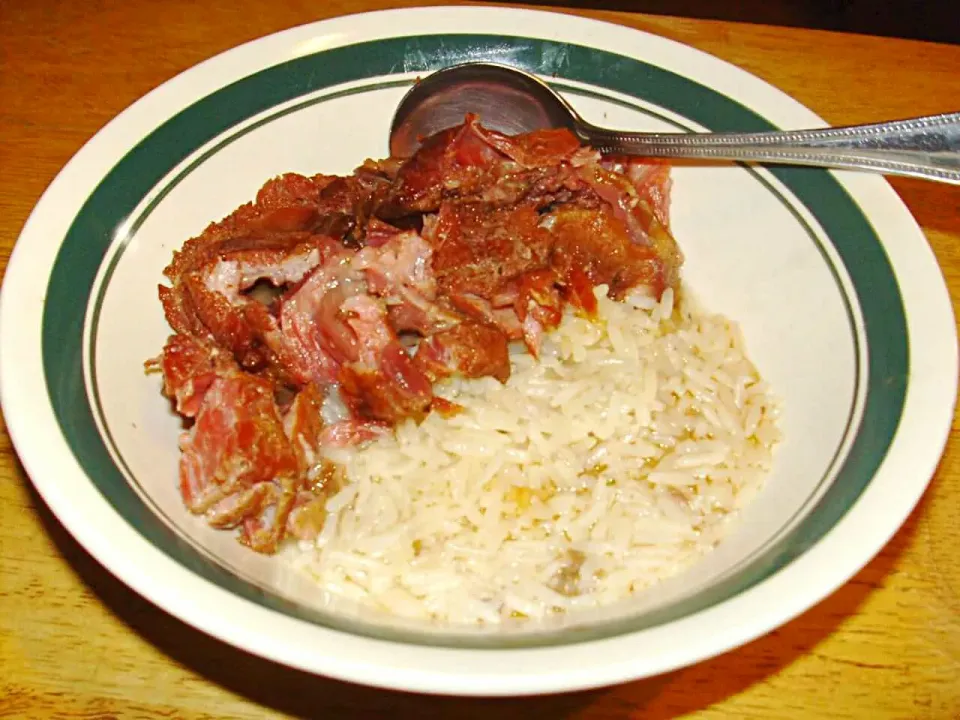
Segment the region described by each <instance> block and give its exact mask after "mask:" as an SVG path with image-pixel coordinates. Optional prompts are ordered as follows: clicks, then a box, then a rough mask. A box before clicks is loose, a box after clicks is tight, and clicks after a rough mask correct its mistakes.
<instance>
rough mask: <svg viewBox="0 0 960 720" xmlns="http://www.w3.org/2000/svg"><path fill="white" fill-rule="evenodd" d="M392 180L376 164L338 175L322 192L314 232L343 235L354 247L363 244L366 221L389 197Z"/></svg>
mask: <svg viewBox="0 0 960 720" xmlns="http://www.w3.org/2000/svg"><path fill="white" fill-rule="evenodd" d="M390 187H391V179H390V178H388V177H387V176H385V175H384V174H383V173H382V169H381V168H378V167H376V166H374V165H369V166H366V165H365V166H361V167H360V168H357V170H356V172H354V174H353V175H347V176H345V177H339V178H336V179H335V180H334V181H333V182H331V183H329V184H328V185H327V186H326V187H324V188H323V189H322V190H321V191H320V197H319V203H318V207H317V215H318V221H317V223H316V224H315V226H314V232H319V233H324V234H327V235H332V236H334V237H339V238H343V240H344V242H345V243H346V244H347V245H349V246H351V247H360V246H361V245H363V244H364V233H365V231H366V227H367V220H368V219H369V218H370V217H371V216H372V215H373V212H374V211H375V210H376V208H377V207H379V206H380V205H381V204H382V203H383V201H384V200H385V199H386V197H387V195H388V193H389V192H390Z"/></svg>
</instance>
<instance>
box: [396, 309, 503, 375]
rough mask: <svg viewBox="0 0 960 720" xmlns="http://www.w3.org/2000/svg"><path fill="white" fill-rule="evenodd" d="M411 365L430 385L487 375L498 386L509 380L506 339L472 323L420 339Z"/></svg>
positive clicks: (498, 332)
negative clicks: (456, 377) (445, 379)
mask: <svg viewBox="0 0 960 720" xmlns="http://www.w3.org/2000/svg"><path fill="white" fill-rule="evenodd" d="M414 362H415V364H416V365H417V367H419V368H420V369H422V370H423V372H424V374H426V376H427V377H429V378H430V379H431V380H432V381H434V382H436V381H437V380H440V379H441V378H445V377H449V376H450V375H460V376H462V377H467V378H478V377H486V376H488V375H489V376H492V377H495V378H496V379H497V380H499V381H500V382H506V381H507V378H509V377H510V356H509V353H508V350H507V336H506V335H505V334H504V333H503V332H502V331H500V330H498V329H497V328H495V327H492V326H490V325H485V324H482V323H478V322H474V321H472V320H465V321H464V322H462V323H460V324H459V325H457V326H456V327H454V328H452V329H450V330H447V331H445V332H442V333H437V334H436V335H431V336H430V337H428V338H425V339H423V340H422V341H421V342H420V345H419V347H418V348H417V353H416V355H414Z"/></svg>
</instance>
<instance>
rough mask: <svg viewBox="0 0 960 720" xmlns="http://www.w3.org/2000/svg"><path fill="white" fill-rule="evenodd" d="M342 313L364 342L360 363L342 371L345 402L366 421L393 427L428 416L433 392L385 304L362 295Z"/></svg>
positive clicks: (358, 339) (345, 365) (359, 338)
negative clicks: (390, 323)
mask: <svg viewBox="0 0 960 720" xmlns="http://www.w3.org/2000/svg"><path fill="white" fill-rule="evenodd" d="M342 310H343V312H344V314H345V315H346V317H347V323H348V324H349V326H350V328H351V329H352V330H353V331H354V333H355V335H356V338H357V343H358V344H357V350H358V352H357V358H356V360H354V361H353V362H349V363H345V364H344V365H343V367H342V368H341V370H340V377H339V379H340V392H341V394H342V395H343V397H344V400H345V402H346V403H347V404H348V405H349V406H350V407H351V408H352V409H353V410H354V412H355V413H357V414H358V415H359V416H360V417H368V418H371V419H374V420H381V421H385V422H390V423H396V422H399V421H400V420H403V419H404V418H408V417H412V418H414V419H420V418H422V417H423V416H425V415H426V414H427V412H428V410H429V408H430V401H431V400H432V399H433V387H432V386H431V384H430V380H429V379H428V378H427V376H426V375H424V374H423V372H422V371H421V370H420V369H419V368H418V367H416V366H415V365H414V363H413V360H412V359H411V358H410V356H409V355H408V354H407V351H406V350H405V349H404V348H403V345H401V344H400V341H399V340H398V339H397V336H396V334H395V333H394V332H393V330H392V329H391V328H390V326H389V324H388V323H387V314H386V309H385V307H384V306H383V303H382V301H378V300H377V299H375V298H372V297H370V296H369V295H357V296H354V297H351V298H350V299H349V300H348V301H347V302H345V303H344V305H343V306H342Z"/></svg>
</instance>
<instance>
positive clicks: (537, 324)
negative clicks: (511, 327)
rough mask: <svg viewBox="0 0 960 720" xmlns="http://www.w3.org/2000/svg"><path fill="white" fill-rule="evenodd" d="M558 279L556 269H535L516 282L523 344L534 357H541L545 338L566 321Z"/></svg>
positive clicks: (516, 307)
mask: <svg viewBox="0 0 960 720" xmlns="http://www.w3.org/2000/svg"><path fill="white" fill-rule="evenodd" d="M558 282H559V278H558V277H557V274H556V272H554V271H553V269H543V270H533V271H531V272H528V273H525V274H523V275H521V276H520V278H519V279H518V280H517V297H516V300H515V301H514V308H515V311H516V313H517V318H518V319H519V320H520V328H521V330H522V332H523V342H524V344H525V345H526V346H527V350H529V351H530V354H531V355H533V356H534V357H538V356H539V355H540V346H541V345H542V344H543V335H544V333H545V332H547V331H549V330H553V329H554V328H556V327H557V326H558V325H559V324H560V321H561V320H562V319H563V299H562V298H561V296H560V289H559V287H558Z"/></svg>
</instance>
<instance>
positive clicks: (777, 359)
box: [0, 8, 957, 695]
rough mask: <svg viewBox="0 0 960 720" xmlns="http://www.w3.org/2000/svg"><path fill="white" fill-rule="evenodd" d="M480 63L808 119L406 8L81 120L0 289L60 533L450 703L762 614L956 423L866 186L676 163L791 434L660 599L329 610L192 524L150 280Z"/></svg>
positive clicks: (656, 121) (134, 570) (798, 589)
mask: <svg viewBox="0 0 960 720" xmlns="http://www.w3.org/2000/svg"><path fill="white" fill-rule="evenodd" d="M468 33H469V34H468ZM472 59H489V60H496V61H499V62H507V63H512V64H515V65H519V66H521V67H525V68H528V69H531V70H533V71H535V72H538V73H540V74H542V75H544V76H546V77H547V78H548V79H549V80H551V81H552V82H554V83H555V84H556V85H557V87H558V88H560V89H561V90H562V91H563V92H564V93H566V94H567V96H568V97H569V98H570V100H571V101H572V102H573V103H574V104H575V105H576V106H577V107H578V108H579V109H581V110H582V112H583V114H584V115H585V116H586V117H587V119H589V120H593V121H595V122H598V123H609V124H612V125H619V126H622V127H626V128H636V129H673V130H681V131H689V130H695V129H711V130H762V129H767V128H774V127H777V128H797V127H811V126H818V125H822V124H823V123H822V121H820V120H819V119H818V118H817V117H816V116H815V115H813V114H812V113H811V112H810V111H808V110H806V109H805V108H803V107H802V106H801V105H799V104H798V103H796V102H795V101H793V100H792V99H790V98H789V97H787V96H786V95H784V94H783V93H781V92H779V91H778V90H776V89H775V88H773V87H771V86H769V85H767V84H765V83H763V82H762V81H760V80H759V79H757V78H755V77H753V76H751V75H749V74H747V73H745V72H743V71H741V70H739V69H737V68H735V67H733V66H731V65H728V64H726V63H724V62H721V61H719V60H717V59H715V58H712V57H710V56H707V55H705V54H703V53H700V52H698V51H695V50H692V49H690V48H688V47H685V46H683V45H680V44H677V43H674V42H671V41H668V40H664V39H662V38H658V37H655V36H652V35H648V34H645V33H641V32H637V31H634V30H630V29H626V28H623V27H619V26H615V25H609V24H605V23H600V22H594V21H588V20H583V19H579V18H575V17H571V16H566V15H554V14H548V13H538V12H530V11H523V10H505V9H499V8H430V9H416V10H397V11H388V12H382V13H373V14H366V15H357V16H351V17H344V18H339V19H336V20H332V21H328V22H322V23H317V24H313V25H307V26H304V27H299V28H295V29H293V30H289V31H286V32H282V33H278V34H276V35H272V36H269V37H266V38H263V39H261V40H257V41H255V42H252V43H248V44H246V45H244V46H242V47H239V48H237V49H234V50H231V51H229V52H227V53H224V54H223V55H220V56H218V57H216V58H213V59H212V60H209V61H207V62H205V63H202V64H201V65H199V66H197V67H195V68H193V69H191V70H189V71H187V72H185V73H183V74H182V75H180V76H179V77H177V78H175V79H173V80H171V81H170V82H168V83H166V84H164V85H163V86H161V87H160V88H158V89H157V90H155V91H153V92H152V93H150V94H149V95H147V96H146V97H144V98H143V99H141V100H140V101H138V102H137V103H136V104H134V105H133V106H132V107H130V108H129V109H128V110H126V111H125V112H124V113H122V114H121V115H120V116H118V117H117V118H116V119H115V120H114V121H112V122H111V123H110V124H109V125H108V126H107V127H105V128H104V129H103V130H102V131H101V132H100V133H98V134H97V135H96V136H95V137H94V138H93V139H92V140H91V141H90V142H89V143H88V144H87V145H86V146H85V147H84V148H83V149H82V150H81V151H80V152H79V153H77V155H76V156H75V157H74V158H73V159H72V160H71V161H70V163H69V164H68V165H67V166H66V167H65V168H64V170H63V171H62V172H61V173H60V175H59V176H58V177H57V179H56V180H55V181H54V182H53V183H52V184H51V186H50V188H49V189H48V190H47V192H46V193H45V194H44V196H43V198H42V199H41V201H40V202H39V203H38V205H37V207H36V209H35V210H34V212H33V214H32V215H31V217H30V220H29V221H28V223H27V225H26V226H25V228H24V230H23V233H22V235H21V238H20V241H19V242H18V244H17V247H16V249H15V251H14V254H13V257H12V258H11V262H10V266H9V269H8V272H7V276H6V280H5V282H4V287H3V296H2V308H0V343H2V347H3V366H2V368H0V391H2V399H3V406H4V412H5V414H6V419H7V424H8V427H9V430H10V434H11V436H12V437H13V440H14V443H15V445H16V448H17V450H18V452H19V453H20V456H21V458H22V460H23V463H24V465H25V467H26V468H27V470H28V472H29V474H30V476H31V478H32V480H33V482H34V483H35V484H36V486H37V488H38V490H39V491H40V493H41V494H42V496H43V497H44V499H45V500H46V501H47V502H48V503H49V505H50V507H51V508H52V509H53V511H54V513H56V515H57V516H58V518H59V519H60V520H61V521H62V522H63V523H64V525H65V526H66V527H67V528H68V530H69V531H70V532H71V533H72V534H73V535H74V536H75V537H76V538H77V539H78V540H79V541H80V542H81V544H83V546H84V547H85V548H86V549H87V550H89V551H90V552H91V553H92V554H93V555H94V556H95V557H96V558H97V559H98V560H99V561H100V562H102V563H103V564H104V565H105V566H106V567H107V568H109V569H110V570H111V571H112V572H113V573H115V574H116V575H117V576H118V577H120V578H121V579H122V580H123V581H124V582H126V583H127V584H129V585H130V586H131V587H133V588H134V589H135V590H137V591H138V592H140V593H141V594H143V595H144V596H146V597H147V598H149V599H151V600H152V601H153V602H155V603H156V604H157V605H159V606H160V607H162V608H164V609H166V610H168V611H169V612H171V613H173V614H174V615H176V616H177V617H180V618H182V619H183V620H185V621H186V622H188V623H190V624H192V625H194V626H196V627H198V628H200V629H202V630H204V631H205V632H208V633H210V634H212V635H215V636H216V637H219V638H221V639H223V640H226V641H227V642H230V643H233V644H235V645H237V646H239V647H242V648H245V649H247V650H249V651H251V652H254V653H257V654H259V655H263V656H265V657H268V658H272V659H274V660H277V661H280V662H283V663H287V664H289V665H292V666H296V667H299V668H303V669H305V670H308V671H312V672H317V673H322V674H324V675H329V676H333V677H338V678H343V679H347V680H352V681H356V682H363V683H369V684H373V685H380V686H386V687H394V688H403V689H410V690H421V691H429V692H439V693H468V694H490V695H503V694H523V693H538V692H547V691H555V690H570V689H576V688H585V687H591V686H596V685H602V684H609V683H613V682H619V681H624V680H628V679H633V678H638V677H643V676H648V675H653V674H657V673H661V672H665V671H668V670H671V669H674V668H676V667H678V666H682V665H685V664H689V663H692V662H696V661H698V660H701V659H704V658H707V657H710V656H712V655H716V654H718V653H721V652H723V651H725V650H727V649H729V648H731V647H734V646H736V645H739V644H741V643H744V642H746V641H748V640H750V639H752V638H754V637H757V636H758V635H760V634H762V633H765V632H767V631H769V630H770V629H772V628H774V627H776V626H778V625H780V624H782V623H783V622H785V621H787V620H789V619H790V618H792V617H793V616H795V615H796V614H798V613H800V612H802V611H803V610H805V609H807V608H808V607H810V606H811V605H813V604H814V603H816V602H818V601H819V600H820V599H821V598H823V597H824V596H825V595H826V594H828V593H830V592H831V591H832V590H834V589H835V588H836V587H837V586H838V585H840V584H841V583H843V582H844V581H845V580H847V579H848V578H849V577H850V576H851V575H853V574H854V573H855V572H856V571H857V570H858V569H859V568H860V567H861V566H862V565H863V564H865V563H866V562H867V561H868V560H869V559H870V558H871V557H872V556H873V555H874V554H875V553H876V552H877V551H878V550H879V549H880V548H881V547H882V546H883V544H884V543H885V542H886V541H887V540H888V539H889V537H890V536H891V535H892V534H893V532H894V531H895V530H896V529H897V528H898V527H899V526H900V524H901V523H902V522H903V521H904V519H905V518H906V516H907V514H908V513H909V512H910V510H911V508H912V507H913V506H914V504H915V503H916V501H917V500H918V498H919V497H920V495H921V494H922V492H923V490H924V488H925V487H926V484H927V482H928V481H929V478H930V476H931V474H932V472H933V469H934V467H935V465H936V463H937V461H938V459H939V456H940V453H941V452H942V448H943V444H944V442H945V439H946V434H947V432H948V429H949V426H950V421H951V418H952V414H953V405H954V402H955V399H956V383H957V345H956V334H955V325H954V321H953V317H952V312H951V307H950V303H949V300H948V297H947V293H946V289H945V287H944V283H943V279H942V277H941V275H940V272H939V268H938V267H937V265H936V262H935V260H934V257H933V255H932V253H931V252H930V250H929V248H928V246H927V244H926V241H925V239H924V238H923V235H922V233H921V232H920V230H919V228H918V227H917V226H916V224H915V222H914V221H913V219H912V218H911V217H910V214H909V213H908V212H907V210H906V208H905V207H904V206H903V204H902V203H901V202H900V200H899V199H898V198H897V196H896V195H895V193H894V192H893V191H892V190H891V189H890V187H889V186H888V185H887V184H886V182H885V181H884V180H883V179H881V178H879V177H874V176H864V175H856V174H851V173H831V172H827V171H821V170H811V169H798V168H793V169H784V168H779V169H775V170H766V169H764V170H752V169H746V168H741V167H730V168H723V169H717V168H714V169H707V168H702V169H694V168H683V169H680V170H677V171H676V173H675V177H676V185H675V196H674V204H673V208H672V214H673V226H674V230H675V232H676V235H677V236H678V239H679V242H680V244H681V246H682V247H683V248H684V250H685V252H686V255H687V258H688V260H687V264H686V265H685V269H684V273H685V279H686V282H687V283H688V284H690V285H691V286H692V287H693V289H694V291H695V292H696V294H697V295H698V296H699V298H700V299H701V300H702V301H703V303H704V304H705V305H706V306H707V307H708V308H709V309H711V310H716V311H718V312H723V313H725V314H727V315H729V316H731V317H733V318H734V319H736V320H737V321H739V322H740V323H741V324H742V326H743V328H744V332H745V335H746V338H747V345H748V350H749V352H750V355H751V356H752V358H753V359H754V360H755V361H756V363H757V364H758V366H759V367H760V369H761V372H762V373H763V374H764V375H765V376H766V377H767V378H768V379H769V380H770V381H771V383H772V385H773V386H774V390H775V391H776V392H777V394H779V395H780V396H781V398H782V399H783V401H784V406H785V408H786V410H785V415H784V420H783V428H784V431H785V435H786V439H785V441H784V443H783V446H782V448H781V449H780V451H779V453H778V457H777V464H776V468H775V470H774V472H773V474H772V476H771V479H770V482H769V486H768V488H767V489H766V490H765V491H764V492H763V493H762V494H761V496H760V497H759V498H758V499H757V501H756V502H755V503H754V504H753V505H752V506H751V507H750V509H749V511H748V512H747V513H746V514H745V516H744V518H743V522H742V523H741V527H740V529H739V531H738V532H737V533H736V534H735V535H734V536H733V537H732V538H730V540H729V541H727V542H725V543H724V544H722V545H721V547H720V548H719V549H718V550H717V551H716V552H715V553H713V554H712V555H711V557H710V559H709V561H708V562H705V563H703V564H702V565H701V566H698V567H697V568H696V569H695V570H693V571H692V572H690V573H688V574H686V575H684V576H682V577H681V578H680V579H678V581H677V582H674V583H668V584H667V585H665V587H664V588H662V589H661V590H660V591H659V594H657V595H655V596H651V597H652V598H653V599H654V600H655V602H653V601H652V600H650V599H649V598H648V601H647V602H638V603H634V604H631V605H628V606H623V607H619V608H616V609H615V610H614V611H611V612H610V613H608V614H606V615H605V616H604V617H602V618H598V619H595V620H594V621H592V622H591V623H589V624H586V625H581V626H578V627H573V628H567V629H564V630H562V631H549V632H540V633H537V632H530V633H520V634H515V635H511V636H508V637H501V636H490V635H489V634H488V635H478V634H476V633H471V632H466V631H460V630H458V631H455V632H448V631H443V632H436V631H429V630H427V629H425V628H418V627H410V626H405V627H400V626H398V625H392V624H384V623H383V622H378V621H377V620H376V619H375V618H371V617H365V616H362V615H361V616H359V617H351V618H347V617H345V616H344V615H343V614H342V613H340V612H339V611H338V610H337V609H336V608H331V607H323V606H318V603H317V599H316V597H315V595H313V594H312V588H310V587H309V586H307V585H305V584H304V582H303V581H302V580H300V579H298V578H297V577H294V576H293V575H292V574H291V573H289V572H287V571H285V570H283V569H281V568H280V564H279V563H276V562H274V561H271V560H269V559H265V558H262V557H258V556H254V555H253V554H252V553H249V552H248V551H245V550H243V549H242V548H240V547H239V546H238V545H236V543H235V542H234V541H233V540H232V539H230V538H229V537H228V536H227V535H226V534H224V533H218V532H215V531H212V530H210V529H209V528H207V527H206V526H204V525H203V523H202V522H201V521H199V520H197V519H196V518H193V517H190V516H189V515H188V514H187V513H186V512H185V511H184V509H183V507H182V504H181V502H180V500H179V497H178V495H177V491H176V486H175V482H174V480H175V477H176V469H175V464H176V458H177V451H176V433H177V430H178V426H177V422H176V418H174V417H173V416H172V415H171V413H170V411H169V408H168V406H167V405H166V403H165V401H164V400H163V399H162V398H161V397H160V394H159V386H158V383H157V381H156V379H151V378H146V377H145V376H144V375H143V373H142V362H143V360H144V359H145V358H147V357H150V356H153V355H155V354H156V353H157V352H158V350H159V348H160V347H161V345H162V343H163V340H164V338H165V336H166V334H167V333H168V329H167V327H166V325H165V323H164V320H163V316H162V313H161V309H160V306H159V303H158V302H157V300H156V294H155V288H156V285H157V283H158V282H160V279H161V278H160V270H161V269H162V268H163V266H164V265H166V263H167V262H168V261H169V258H170V254H171V252H172V251H173V249H174V248H175V247H177V246H178V245H179V244H180V243H181V242H182V241H183V240H184V239H185V238H187V237H189V236H192V235H195V234H197V233H199V232H200V231H201V230H202V229H203V227H204V226H205V225H206V224H207V223H208V222H210V221H211V220H214V219H219V218H220V217H222V216H223V215H225V214H227V213H228V212H229V211H231V210H232V209H233V208H235V207H236V206H238V205H239V204H241V203H243V202H246V201H247V200H249V199H251V198H252V196H253V194H254V193H255V191H256V189H257V188H258V187H259V186H260V185H261V184H262V183H263V182H264V180H266V179H267V178H268V177H270V176H272V175H275V174H278V173H280V172H285V171H299V172H304V173H315V172H327V173H332V172H347V171H349V170H351V169H352V168H353V167H354V166H355V165H357V164H358V163H359V162H360V161H362V160H363V159H364V158H365V157H368V156H372V157H378V156H383V155H385V154H386V136H387V128H388V126H389V122H390V118H391V114H392V110H393V107H394V106H395V103H396V101H397V100H398V99H399V97H400V96H401V95H402V93H403V92H404V90H405V89H406V88H407V87H409V84H410V83H411V82H412V81H413V79H414V78H415V77H416V76H417V74H419V73H422V72H424V71H429V70H433V69H436V68H439V67H443V66H446V65H449V64H454V63H457V62H461V61H465V60H472Z"/></svg>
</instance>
